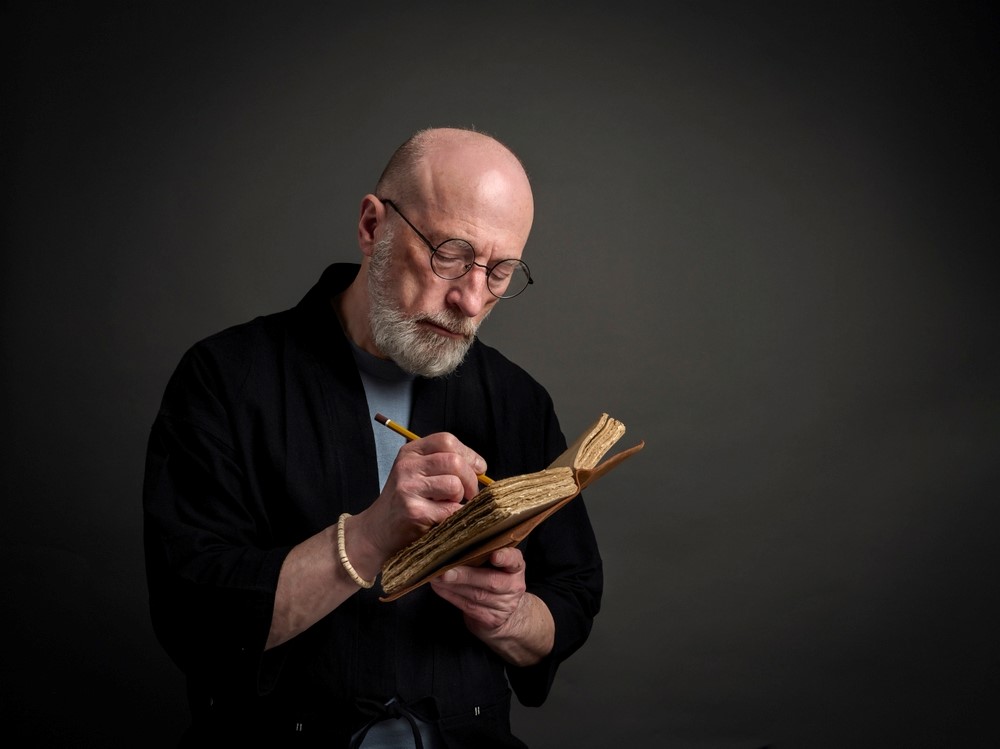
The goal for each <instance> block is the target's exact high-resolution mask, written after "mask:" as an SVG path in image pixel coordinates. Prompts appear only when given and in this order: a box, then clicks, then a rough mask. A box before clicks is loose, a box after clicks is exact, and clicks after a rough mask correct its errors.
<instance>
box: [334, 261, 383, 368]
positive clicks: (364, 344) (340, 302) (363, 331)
mask: <svg viewBox="0 0 1000 749" xmlns="http://www.w3.org/2000/svg"><path fill="white" fill-rule="evenodd" d="M366 284H367V277H366V276H365V272H364V268H362V269H361V271H360V272H359V273H358V276H357V278H355V279H354V281H353V282H352V283H351V285H350V286H348V287H347V288H346V289H344V291H343V292H342V293H340V294H338V295H337V296H335V297H333V298H332V299H331V300H330V304H331V305H332V306H333V310H334V312H336V314H337V319H339V320H340V327H342V328H343V329H344V333H345V334H346V335H347V337H348V338H349V339H350V340H351V342H352V343H353V344H354V345H355V346H357V347H358V348H360V349H361V350H362V351H367V352H368V353H369V354H372V355H373V356H377V357H379V358H380V359H384V358H385V357H384V356H382V354H381V353H380V352H379V350H378V349H377V348H376V346H375V339H374V338H373V337H372V332H371V325H370V324H369V322H368V294H367V289H366V288H365V285H366Z"/></svg>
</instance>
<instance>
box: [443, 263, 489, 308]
mask: <svg viewBox="0 0 1000 749" xmlns="http://www.w3.org/2000/svg"><path fill="white" fill-rule="evenodd" d="M494 299H496V297H494V296H493V294H492V293H491V292H490V290H489V286H488V285H487V282H486V268H484V267H483V266H482V265H480V264H479V263H474V264H473V267H472V268H470V269H469V272H468V273H466V274H465V275H464V276H462V277H460V278H456V279H455V280H454V281H451V288H450V289H448V296H447V301H448V303H449V304H450V305H452V306H453V307H456V308H457V309H458V310H459V311H460V312H461V313H462V314H463V315H465V316H466V317H478V316H479V315H480V314H482V312H483V310H485V309H486V308H487V307H488V306H489V305H490V304H492V303H493V300H494Z"/></svg>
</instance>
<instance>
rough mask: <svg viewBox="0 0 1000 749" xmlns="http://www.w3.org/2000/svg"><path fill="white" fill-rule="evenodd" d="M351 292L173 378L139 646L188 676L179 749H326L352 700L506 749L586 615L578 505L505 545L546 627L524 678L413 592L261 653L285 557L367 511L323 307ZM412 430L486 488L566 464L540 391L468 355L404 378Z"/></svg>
mask: <svg viewBox="0 0 1000 749" xmlns="http://www.w3.org/2000/svg"><path fill="white" fill-rule="evenodd" d="M356 273H357V266H350V265H347V266H345V265H334V266H330V267H329V268H327V270H326V271H325V272H324V274H323V276H322V278H321V279H320V281H319V282H318V283H317V284H316V286H314V287H313V289H312V290H310V292H309V293H308V294H307V295H306V297H305V298H304V299H303V300H302V302H300V303H299V304H298V305H297V306H296V307H294V308H292V309H290V310H286V311H284V312H280V313H277V314H273V315H268V316H265V317H259V318H257V319H255V320H253V321H251V322H248V323H245V324H243V325H239V326H236V327H233V328H230V329H228V330H225V331H222V332H221V333H218V334H216V335H214V336H211V337H210V338H207V339H205V340H203V341H201V342H199V343H197V344H196V345H195V346H193V347H192V348H191V349H190V350H189V351H188V352H187V353H186V354H185V355H184V357H183V359H182V360H181V362H180V364H179V365H178V368H177V370H176V371H175V373H174V374H173V376H172V377H171V379H170V382H169V384H168V385H167V388H166V392H165V394H164V398H163V402H162V405H161V408H160V410H159V413H158V414H157V417H156V419H155V422H154V424H153V428H152V431H151V435H150V440H149V449H148V454H147V462H146V477H145V485H144V498H143V505H144V521H145V548H146V567H147V579H148V584H149V593H150V610H151V615H152V620H153V625H154V628H155V631H156V634H157V636H158V638H159V639H160V642H161V643H162V644H163V646H164V648H165V649H166V650H167V652H168V653H169V654H170V656H171V657H172V658H173V660H174V661H175V662H176V663H177V664H178V666H179V667H180V668H181V669H182V670H183V671H184V673H185V674H186V676H187V679H188V685H189V692H190V696H191V704H192V711H193V715H194V727H193V733H194V734H195V735H197V734H199V733H202V734H206V735H207V734H208V733H216V734H218V735H220V736H226V737H238V736H241V735H242V736H247V737H254V738H261V737H271V738H273V739H275V740H279V741H284V740H285V739H295V740H296V741H299V740H301V741H302V742H303V743H308V740H309V738H310V737H312V738H317V739H319V740H320V741H321V742H322V743H324V744H325V745H326V746H341V745H346V741H347V737H348V736H349V735H350V734H351V733H352V732H353V731H355V730H356V729H357V728H358V727H359V726H360V725H361V724H362V723H364V722H365V720H366V717H365V713H364V710H363V705H364V704H365V703H366V701H367V700H375V701H378V702H384V701H386V700H388V699H390V698H393V697H395V698H397V699H399V700H400V701H401V702H403V703H406V704H420V705H424V706H427V705H430V706H431V707H430V710H429V712H431V713H436V714H437V715H438V716H439V717H440V719H441V724H440V725H441V727H442V731H443V732H444V735H445V736H446V738H448V740H449V744H450V745H452V746H482V747H486V746H494V745H496V746H517V745H519V744H518V742H517V741H516V740H515V739H513V738H512V737H511V736H510V731H509V698H510V697H509V696H510V689H509V687H508V683H509V685H510V686H511V687H513V690H514V692H515V694H516V695H517V697H518V699H519V700H520V701H521V702H522V703H524V704H526V705H538V704H541V702H542V701H543V700H544V699H545V697H546V695H547V694H548V691H549V688H550V687H551V684H552V680H553V678H554V676H555V673H556V669H557V667H558V665H559V663H560V662H561V661H562V660H564V659H565V658H566V657H567V656H568V655H570V654H571V653H572V652H573V651H574V650H576V649H577V648H578V647H580V645H582V644H583V642H584V641H585V639H586V638H587V636H588V634H589V632H590V628H591V624H592V621H593V618H594V616H595V615H596V614H597V611H598V608H599V605H600V597H601V589H602V573H601V561H600V557H599V554H598V550H597V545H596V541H595V538H594V534H593V530H592V528H591V526H590V522H589V519H588V517H587V512H586V509H585V506H584V503H583V500H582V498H578V499H575V500H573V502H571V503H570V504H569V505H567V507H566V508H564V509H563V510H561V511H560V512H559V513H557V514H556V515H554V516H553V517H552V518H550V519H549V520H548V521H546V522H545V523H543V524H542V526H540V527H539V528H538V529H536V531H535V532H534V533H533V534H532V535H531V536H530V537H529V539H528V540H527V541H526V542H525V544H524V545H523V551H524V553H525V557H526V563H527V568H526V574H527V580H528V588H529V590H530V591H531V592H533V593H535V594H536V595H538V596H539V597H541V598H542V599H543V600H544V601H545V603H546V604H547V605H548V607H549V609H550V610H551V612H552V615H553V617H554V619H555V623H556V641H555V648H554V650H553V652H552V654H551V655H550V656H549V657H548V658H546V659H545V660H544V661H543V662H542V663H540V664H538V665H536V666H533V667H530V668H525V669H520V668H514V667H512V666H508V665H507V664H505V663H504V662H503V661H502V660H501V659H500V658H499V657H498V656H496V655H495V654H494V653H493V652H492V651H491V650H489V649H488V648H487V647H485V646H484V645H483V644H482V643H481V642H480V641H479V640H477V639H476V638H475V637H473V636H472V635H471V634H469V633H468V631H467V630H466V629H465V627H464V624H463V622H462V617H461V615H460V614H459V612H458V611H457V610H456V609H454V608H453V607H451V606H450V605H449V604H447V603H446V602H444V601H443V600H441V599H440V598H438V597H437V596H436V595H435V594H434V593H433V592H432V591H431V589H430V587H429V586H423V587H422V588H420V589H418V590H416V591H414V592H413V593H410V594H408V595H406V596H404V597H403V598H401V599H399V600H398V601H395V602H392V603H382V602H380V601H379V600H378V588H377V586H376V588H374V589H372V590H369V591H365V590H359V592H358V593H357V594H356V595H354V596H353V597H352V598H350V599H349V600H348V601H346V602H345V603H344V604H342V605H341V606H340V607H338V608H337V609H336V610H334V611H333V612H332V613H331V614H329V615H328V616H327V617H325V618H324V619H322V620H321V621H319V622H318V623H317V624H315V625H314V626H313V627H311V628H310V629H309V630H307V631H305V632H303V633H302V634H300V635H299V636H297V637H295V638H294V639H292V640H291V641H289V642H288V643H285V644H284V645H282V646H280V647H278V648H275V649H273V650H271V651H268V652H266V653H265V652H264V644H265V641H266V639H267V634H268V630H269V627H270V621H271V612H272V608H273V605H274V596H275V589H276V586H277V581H278V573H279V571H280V569H281V565H282V562H283V560H284V558H285V556H286V555H287V554H288V552H289V551H290V549H291V548H292V547H293V546H294V545H296V544H297V543H299V542H301V541H303V540H304V539H306V538H308V537H309V536H312V535H313V534H315V533H317V532H319V531H320V530H322V529H323V528H325V527H327V526H329V525H331V524H333V523H335V522H336V521H337V517H338V516H339V515H340V513H342V512H351V513H357V512H360V511H362V510H363V509H365V507H366V506H367V505H368V504H370V502H371V501H372V500H373V499H374V498H375V497H376V496H377V495H378V491H379V488H378V477H377V470H376V460H375V443H374V437H373V434H372V423H371V420H370V417H369V414H368V409H367V405H366V401H365V395H364V389H363V386H362V383H361V379H360V376H359V375H358V372H357V368H356V365H355V363H354V358H353V356H352V353H351V351H350V348H349V343H348V341H347V339H346V338H345V336H344V334H343V331H342V330H341V328H340V325H339V323H338V321H337V318H336V315H335V314H334V312H333V309H332V307H331V305H330V299H331V297H333V296H335V295H336V294H338V293H339V292H340V291H342V290H343V289H344V288H346V287H347V285H348V284H349V283H350V281H351V280H352V279H353V278H354V276H355V275H356ZM410 426H411V428H412V429H413V431H415V432H417V433H418V434H430V433H432V432H436V431H449V432H452V433H453V434H455V435H456V436H457V437H458V438H459V439H460V440H462V441H463V442H464V443H465V444H468V445H470V446H471V447H473V448H474V449H475V450H477V451H478V452H479V453H480V454H481V455H483V457H484V458H486V460H487V462H488V463H489V472H490V475H491V476H493V478H495V479H496V478H503V477H504V476H510V475H514V474H518V473H525V472H529V471H536V470H540V469H541V468H544V467H545V466H547V465H548V463H549V462H550V461H551V460H552V459H554V458H555V457H556V456H557V455H558V454H559V453H561V452H562V450H563V449H565V439H564V437H563V434H562V432H561V430H560V428H559V424H558V421H557V419H556V416H555V413H554V410H553V407H552V401H551V399H550V398H549V396H548V394H547V393H546V392H545V390H544V389H543V388H542V387H541V386H540V385H539V384H538V383H537V382H535V380H533V379H532V378H531V377H530V376H529V375H528V374H527V373H525V372H524V371H523V370H522V369H520V368H519V367H517V366H516V365H514V364H513V363H511V362H510V361H509V360H507V359H506V358H505V357H503V356H502V355H501V354H500V353H499V352H497V351H496V350H494V349H492V348H490V347H488V346H486V345H484V344H483V343H481V342H479V341H476V342H475V343H474V344H473V347H472V349H471V351H470V353H469V356H468V358H467V360H466V361H465V363H463V364H462V366H461V367H460V368H459V369H458V370H456V372H455V373H453V374H452V375H450V376H448V377H446V378H438V379H433V380H427V379H419V378H418V380H417V383H416V385H415V391H414V406H413V418H412V423H411V425H410ZM508 679H509V682H508ZM491 742H493V743H491Z"/></svg>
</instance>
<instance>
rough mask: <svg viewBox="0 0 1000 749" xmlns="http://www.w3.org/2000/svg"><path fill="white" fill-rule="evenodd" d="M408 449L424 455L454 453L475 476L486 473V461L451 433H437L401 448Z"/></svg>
mask: <svg viewBox="0 0 1000 749" xmlns="http://www.w3.org/2000/svg"><path fill="white" fill-rule="evenodd" d="M407 449H408V450H410V451H412V452H416V453H419V454H422V455H433V454H435V453H452V454H454V455H457V456H458V457H459V458H460V459H461V460H462V461H463V462H464V463H465V464H466V465H468V466H469V468H470V469H471V470H472V472H473V473H474V474H482V473H485V472H486V460H485V459H484V458H483V456H481V455H480V454H479V453H477V452H476V451H475V450H473V449H472V448H470V447H469V446H467V445H466V444H464V443H463V442H462V441H461V440H460V439H458V438H457V437H456V436H455V435H453V434H451V433H450V432H435V433H434V434H430V435H428V436H426V437H423V438H421V439H419V440H414V441H413V442H409V443H407V444H406V445H404V446H403V448H401V450H407Z"/></svg>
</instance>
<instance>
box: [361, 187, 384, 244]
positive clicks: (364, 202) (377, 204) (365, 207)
mask: <svg viewBox="0 0 1000 749" xmlns="http://www.w3.org/2000/svg"><path fill="white" fill-rule="evenodd" d="M383 221H385V205H384V204H383V203H382V201H381V200H379V199H378V198H376V197H375V196H374V195H371V194H369V195H365V196H364V197H363V198H362V199H361V214H360V216H358V246H359V247H360V248H361V252H362V254H363V255H364V256H365V257H371V256H372V253H373V252H374V251H375V243H376V242H377V241H378V240H377V238H376V236H375V235H376V230H377V229H378V227H379V224H380V223H382V222H383Z"/></svg>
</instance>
